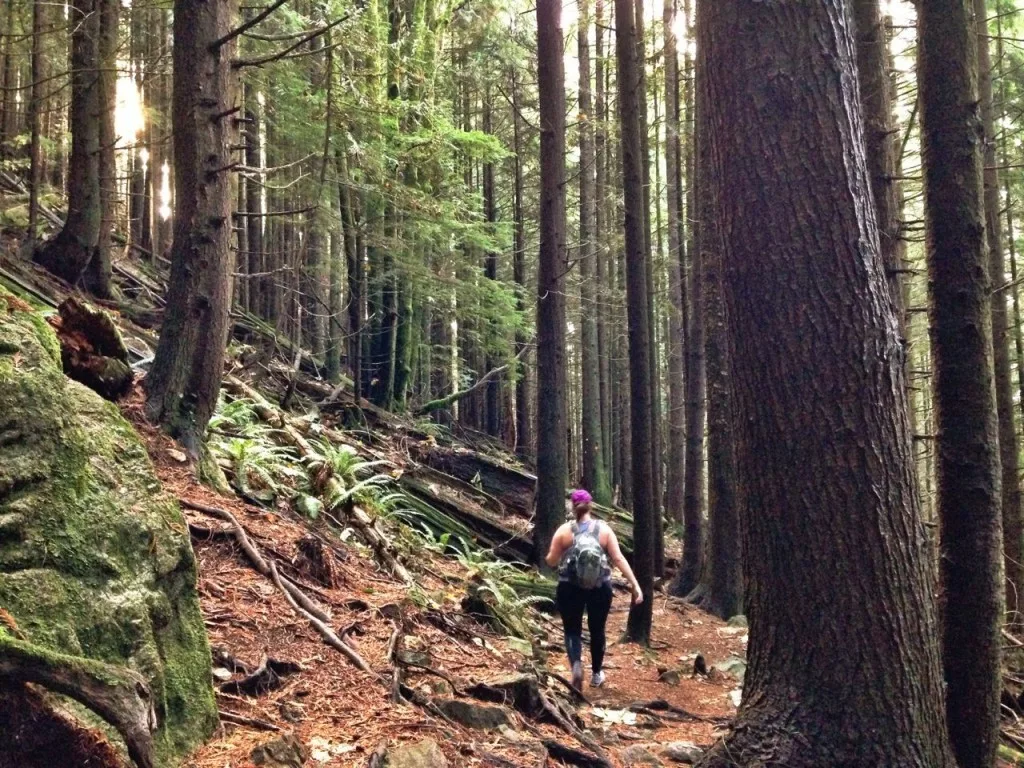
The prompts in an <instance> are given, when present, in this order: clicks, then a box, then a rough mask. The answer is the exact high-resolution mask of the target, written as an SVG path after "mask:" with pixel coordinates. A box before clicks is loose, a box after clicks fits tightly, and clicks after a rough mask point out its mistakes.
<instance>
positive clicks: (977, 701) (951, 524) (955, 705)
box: [918, 0, 1019, 768]
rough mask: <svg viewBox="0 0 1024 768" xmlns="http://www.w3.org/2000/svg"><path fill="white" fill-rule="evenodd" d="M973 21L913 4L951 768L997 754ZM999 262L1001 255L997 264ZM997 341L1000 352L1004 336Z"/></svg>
mask: <svg viewBox="0 0 1024 768" xmlns="http://www.w3.org/2000/svg"><path fill="white" fill-rule="evenodd" d="M976 7H977V6H976ZM981 10H982V12H983V11H984V8H983V7H982V8H981ZM972 16H973V14H972V13H971V8H970V4H969V3H967V2H966V0H935V1H933V2H931V3H926V4H923V5H922V6H921V7H920V8H919V9H918V77H919V84H920V85H919V88H920V96H919V99H920V104H921V148H922V155H923V161H924V179H925V223H926V229H927V252H928V285H929V290H930V293H931V300H932V307H931V315H930V321H931V340H932V346H931V350H932V359H933V385H934V393H935V427H936V433H937V434H938V440H937V443H936V450H937V454H938V469H937V473H936V477H937V481H938V506H939V518H940V548H941V552H942V557H941V558H940V561H939V562H940V571H941V579H942V589H941V594H942V599H943V619H944V626H943V637H942V639H943V643H942V647H943V651H944V655H945V667H946V684H947V686H948V690H947V698H946V710H947V719H948V721H949V729H950V737H951V739H952V742H953V750H954V752H955V753H956V757H957V760H958V762H959V764H960V768H982V766H990V765H992V764H993V760H994V758H995V751H996V747H997V745H998V741H999V691H1000V679H1001V675H1000V668H999V660H1000V648H999V646H1000V637H999V627H1000V623H1001V621H1002V608H1003V599H1002V598H1003V589H1002V575H1003V574H1002V568H1001V567H1000V557H999V550H1000V546H1001V544H1002V526H1001V520H1000V512H1001V510H1000V477H999V453H998V451H999V443H1000V435H999V431H998V425H997V421H996V399H995V394H996V390H995V388H994V387H993V363H992V337H991V321H992V317H993V316H994V314H995V313H994V312H993V311H992V306H991V302H990V283H989V274H988V267H989V266H992V265H993V262H992V261H990V260H989V255H988V254H987V253H986V250H985V222H984V219H983V218H982V170H981V163H982V157H981V152H980V145H981V138H982V137H981V135H980V128H981V124H980V122H979V120H978V117H979V115H978V100H979V99H978V97H979V94H978V88H977V75H976V62H977V52H978V46H977V44H976V40H975V38H974V35H973V33H974V31H975V30H974V24H973V19H972ZM989 105H991V94H989ZM992 192H993V193H994V194H998V190H997V189H995V190H992ZM996 219H998V212H997V215H996ZM996 236H997V237H998V230H997V235H996ZM994 247H995V248H997V249H999V248H1000V246H999V245H998V244H996V245H995V246H994ZM1001 262H1002V258H1001V252H1000V258H999V265H998V266H999V267H1002V263H1001ZM1003 319H1004V322H1005V310H1004V313H1003ZM1004 332H1005V328H1004ZM1000 342H1001V343H1002V344H1003V346H1004V352H1005V343H1006V339H1005V337H1003V338H1002V339H1000ZM1007 365H1008V361H1007ZM997 379H998V375H997ZM1005 383H1006V385H1007V386H1008V374H1007V381H1006V382H1005ZM1007 396H1008V393H1007ZM1011 407H1012V406H1011ZM1010 418H1011V421H1010V424H1011V425H1012V416H1010ZM1011 431H1012V426H1011ZM1013 466H1014V467H1016V460H1015V459H1014V460H1013ZM1015 479H1016V478H1015V477H1011V478H1009V481H1010V482H1014V481H1015ZM1018 535H1019V534H1018Z"/></svg>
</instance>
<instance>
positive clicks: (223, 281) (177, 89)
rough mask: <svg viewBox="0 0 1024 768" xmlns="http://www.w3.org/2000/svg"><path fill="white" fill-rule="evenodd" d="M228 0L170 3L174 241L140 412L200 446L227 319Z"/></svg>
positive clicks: (233, 83)
mask: <svg viewBox="0 0 1024 768" xmlns="http://www.w3.org/2000/svg"><path fill="white" fill-rule="evenodd" d="M236 15H237V4H236V2H235V0H212V1H210V0H176V2H175V7H174V71H175V78H174V116H175V124H174V171H175V203H176V207H175V212H174V242H173V246H172V253H171V277H170V287H169V289H168V293H167V309H166V312H165V315H164V323H163V328H162V329H161V333H160V343H159V345H158V346H157V350H156V356H155V357H154V359H153V367H152V369H151V370H150V372H149V374H148V375H147V376H146V379H145V385H146V391H147V402H146V409H147V415H148V416H149V418H150V419H152V420H154V421H159V422H161V423H162V424H164V425H165V426H166V427H167V428H168V430H169V431H170V432H171V433H172V434H173V435H175V436H176V437H177V438H178V439H179V440H180V441H181V442H182V444H183V445H184V446H185V447H186V448H187V449H188V450H189V451H190V452H191V453H193V454H198V453H199V451H200V449H201V446H202V441H203V438H204V435H205V432H206V425H207V423H208V422H209V419H210V416H211V414H212V413H213V409H214V408H215V406H216V404H217V395H218V393H219V392H220V383H221V375H222V373H223V368H224V347H225V345H226V343H227V334H228V328H229V321H228V315H229V310H230V301H231V274H232V272H234V257H233V254H232V253H231V249H230V242H231V240H230V238H231V218H230V217H231V205H232V194H231V180H230V174H229V172H228V171H227V170H226V169H227V168H228V166H229V165H230V160H229V155H228V147H229V146H230V145H231V144H233V143H235V142H234V140H233V138H234V136H233V122H232V120H231V119H230V116H228V117H224V115H227V114H228V112H229V111H230V110H231V109H232V108H233V107H234V106H235V103H236V98H237V75H236V73H235V71H234V70H233V68H232V66H231V56H232V53H233V48H234V46H233V45H232V44H230V43H229V44H227V45H224V46H221V47H219V48H213V50H211V44H212V43H213V42H214V41H215V40H217V39H219V38H220V37H221V36H222V35H224V34H225V33H226V32H228V31H229V30H230V29H231V25H232V21H233V19H234V18H235V17H236Z"/></svg>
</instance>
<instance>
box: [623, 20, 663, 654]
mask: <svg viewBox="0 0 1024 768" xmlns="http://www.w3.org/2000/svg"><path fill="white" fill-rule="evenodd" d="M636 30H637V27H636V17H635V14H634V8H633V2H632V0H615V52H616V59H617V61H618V66H619V69H618V87H619V124H620V128H621V136H622V185H623V192H624V193H625V232H626V251H625V253H626V304H627V314H628V326H629V387H630V397H629V413H630V424H631V426H632V429H631V431H632V435H631V442H632V446H631V447H632V473H633V493H632V505H633V571H634V573H635V574H636V578H637V581H639V583H640V588H641V590H642V591H643V594H644V600H643V602H642V603H640V604H639V605H634V606H633V607H632V608H631V609H630V612H629V620H628V621H627V624H626V636H627V638H628V639H629V640H631V641H633V642H636V643H642V644H647V643H648V642H649V641H650V637H651V620H652V616H653V613H652V606H651V602H652V600H651V597H652V593H653V590H654V548H655V525H654V516H655V515H656V514H658V508H659V507H658V503H657V499H656V498H655V494H654V461H653V445H652V434H653V433H652V430H651V420H652V413H651V392H652V386H651V365H650V351H651V347H650V311H649V301H650V297H649V295H648V293H647V285H648V281H647V277H648V274H647V261H648V258H649V254H648V252H647V242H646V238H645V236H644V221H645V214H644V207H643V206H644V192H643V183H644V171H643V156H644V153H643V148H642V142H641V138H640V127H641V121H640V103H641V102H640V95H639V84H640V82H641V78H640V62H639V61H638V55H637V48H638V46H637V39H636Z"/></svg>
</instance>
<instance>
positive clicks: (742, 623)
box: [726, 613, 747, 627]
mask: <svg viewBox="0 0 1024 768" xmlns="http://www.w3.org/2000/svg"><path fill="white" fill-rule="evenodd" d="M726 624H728V625H729V626H730V627H746V626H747V617H746V616H744V615H743V614H742V613H740V614H737V615H735V616H733V617H732V618H731V619H729V621H727V622H726Z"/></svg>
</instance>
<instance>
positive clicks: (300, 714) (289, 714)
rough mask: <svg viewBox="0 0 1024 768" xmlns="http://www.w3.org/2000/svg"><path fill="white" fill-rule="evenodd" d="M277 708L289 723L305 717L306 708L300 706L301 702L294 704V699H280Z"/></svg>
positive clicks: (299, 721) (298, 721)
mask: <svg viewBox="0 0 1024 768" xmlns="http://www.w3.org/2000/svg"><path fill="white" fill-rule="evenodd" d="M278 710H279V711H280V712H281V717H283V718H284V719H285V720H287V721H288V722H289V723H301V722H302V721H303V720H305V719H306V710H305V709H303V708H302V705H301V704H296V703H295V702H294V701H282V702H281V704H280V706H278Z"/></svg>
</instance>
